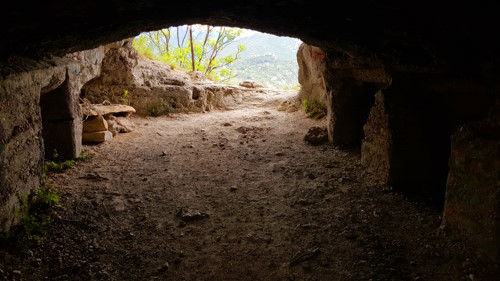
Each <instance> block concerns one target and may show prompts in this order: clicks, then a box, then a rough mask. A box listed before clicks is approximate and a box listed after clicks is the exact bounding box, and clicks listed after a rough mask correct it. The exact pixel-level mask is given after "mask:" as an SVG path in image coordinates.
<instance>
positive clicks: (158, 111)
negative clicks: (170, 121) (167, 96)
mask: <svg viewBox="0 0 500 281" xmlns="http://www.w3.org/2000/svg"><path fill="white" fill-rule="evenodd" d="M146 110H147V111H148V116H152V117H158V116H161V115H168V114H169V113H170V112H172V107H171V106H170V104H168V103H167V102H165V101H164V100H163V99H161V98H160V99H159V100H158V101H156V102H153V103H150V104H148V105H147V107H146Z"/></svg>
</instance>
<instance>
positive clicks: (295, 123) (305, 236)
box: [0, 105, 499, 280]
mask: <svg viewBox="0 0 500 281" xmlns="http://www.w3.org/2000/svg"><path fill="white" fill-rule="evenodd" d="M132 120H133V121H134V122H135V123H136V125H137V128H136V130H135V131H133V132H131V133H127V134H119V135H118V136H117V137H115V138H114V139H113V140H111V141H109V142H106V143H103V144H100V145H95V146H86V147H85V150H86V153H87V154H88V155H89V156H90V159H89V160H87V161H84V162H78V163H77V165H76V166H75V167H74V168H73V169H70V170H67V171H66V172H64V173H54V174H51V175H50V181H52V182H53V183H54V184H55V185H56V186H57V187H58V189H59V192H60V204H59V205H58V206H57V207H56V208H55V210H54V213H53V214H52V216H53V223H52V224H51V225H50V226H49V229H48V233H47V235H46V237H45V238H44V239H43V240H42V242H41V243H40V244H39V245H37V244H34V243H27V242H26V243H24V242H20V243H16V244H15V245H14V244H11V245H3V246H2V247H1V248H0V277H2V276H3V277H4V279H7V280H12V279H15V280H495V274H498V272H499V271H498V267H495V265H493V264H486V263H482V262H480V261H479V260H478V259H477V258H476V255H475V253H474V252H473V251H472V250H471V248H470V247H468V246H467V244H466V243H464V242H463V241H461V240H459V239H456V238H454V237H453V236H450V235H449V234H447V233H446V232H445V231H443V230H440V228H439V226H440V223H441V211H440V210H436V209H432V208H430V207H427V206H426V205H425V204H422V203H415V202H410V201H408V200H406V199H405V198H404V197H403V196H401V195H398V194H395V193H393V192H392V191H391V190H390V188H388V187H386V186H381V185H378V184H376V183H375V182H374V181H373V180H372V179H371V176H370V175H369V174H367V173H365V172H364V171H363V169H362V167H361V166H360V161H359V158H360V155H359V152H358V151H342V150H339V149H338V148H336V147H333V146H331V145H329V144H326V145H320V146H312V145H309V144H307V143H305V142H304V141H303V137H304V135H305V134H306V132H307V131H308V129H309V128H310V127H312V126H324V125H325V121H324V120H322V121H315V120H311V119H307V118H306V117H305V114H304V113H303V112H302V111H299V112H294V113H286V112H283V111H277V110H276V109H275V107H258V106H253V105H248V106H243V107H241V108H239V109H234V110H231V111H225V112H211V113H204V114H201V113H200V114H187V115H175V116H170V117H158V118H132Z"/></svg>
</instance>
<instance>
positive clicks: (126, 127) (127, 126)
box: [116, 117, 135, 133]
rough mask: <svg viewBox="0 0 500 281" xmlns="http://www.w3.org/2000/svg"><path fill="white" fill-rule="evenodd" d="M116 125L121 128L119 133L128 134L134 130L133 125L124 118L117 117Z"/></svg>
mask: <svg viewBox="0 0 500 281" xmlns="http://www.w3.org/2000/svg"><path fill="white" fill-rule="evenodd" d="M116 123H117V124H118V125H119V126H120V127H121V128H120V133H130V132H132V131H133V130H134V129H135V124H134V123H133V122H132V121H130V119H128V118H125V117H117V118H116Z"/></svg>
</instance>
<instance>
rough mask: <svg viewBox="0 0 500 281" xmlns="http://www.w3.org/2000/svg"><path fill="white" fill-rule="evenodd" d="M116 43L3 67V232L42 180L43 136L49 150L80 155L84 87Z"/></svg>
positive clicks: (0, 209)
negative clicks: (81, 100) (4, 73)
mask: <svg viewBox="0 0 500 281" xmlns="http://www.w3.org/2000/svg"><path fill="white" fill-rule="evenodd" d="M112 47H115V45H114V44H112V45H108V46H103V47H99V48H96V49H93V50H89V51H84V52H79V53H75V54H71V55H68V56H66V57H52V58H50V59H44V60H41V61H34V60H28V59H23V58H13V59H11V60H10V61H8V62H6V63H5V64H3V65H1V68H2V69H3V70H5V69H10V73H9V74H8V75H5V76H2V77H1V78H0V231H4V230H7V229H9V227H10V225H11V224H12V223H15V222H16V220H17V219H18V217H16V215H15V214H16V210H17V209H18V208H19V207H20V202H21V201H22V200H24V199H25V198H27V196H28V194H29V193H30V192H31V191H32V190H33V189H35V188H38V187H39V186H41V185H42V184H43V182H42V180H43V179H42V168H43V161H44V156H45V152H44V147H45V145H44V138H45V139H46V140H47V142H46V143H47V145H48V146H50V149H49V150H48V152H49V153H50V152H52V151H53V150H54V149H56V150H58V153H59V154H60V158H62V159H73V158H76V157H78V156H79V154H80V148H81V134H82V130H81V124H82V121H81V114H80V111H79V103H78V96H79V93H80V88H81V86H82V85H83V83H85V82H87V81H88V80H90V79H92V78H93V77H94V76H96V75H98V74H99V72H100V65H101V61H102V59H103V58H104V54H105V53H106V52H107V50H108V49H109V48H112ZM41 97H49V98H48V99H45V98H42V99H41ZM41 100H44V101H42V102H41ZM42 107H44V111H45V112H44V113H43V114H42ZM42 117H43V118H42ZM42 119H44V120H42ZM49 156H50V155H49Z"/></svg>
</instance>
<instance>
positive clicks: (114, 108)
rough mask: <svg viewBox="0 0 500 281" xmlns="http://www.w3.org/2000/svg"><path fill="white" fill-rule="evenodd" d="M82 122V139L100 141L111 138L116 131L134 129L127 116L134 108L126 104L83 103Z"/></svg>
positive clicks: (125, 131) (126, 131) (87, 141)
mask: <svg viewBox="0 0 500 281" xmlns="http://www.w3.org/2000/svg"><path fill="white" fill-rule="evenodd" d="M82 111H83V115H84V122H83V134H82V141H83V142H84V143H100V142H105V141H108V140H110V139H112V138H113V137H114V136H115V135H116V134H117V133H128V132H131V131H132V130H133V129H134V125H133V123H132V122H131V121H130V120H128V118H127V117H128V116H130V115H131V114H132V113H134V112H135V109H134V108H133V107H131V106H127V105H85V106H83V107H82Z"/></svg>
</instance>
